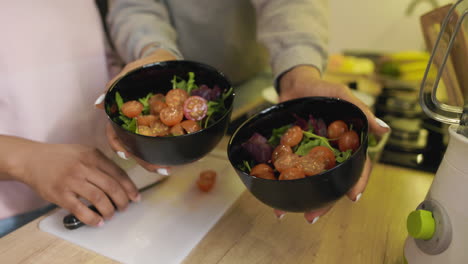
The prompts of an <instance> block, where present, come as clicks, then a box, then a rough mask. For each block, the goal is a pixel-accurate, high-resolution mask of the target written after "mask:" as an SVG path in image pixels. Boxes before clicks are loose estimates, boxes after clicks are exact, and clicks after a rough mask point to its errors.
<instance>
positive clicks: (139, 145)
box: [104, 60, 234, 165]
mask: <svg viewBox="0 0 468 264" xmlns="http://www.w3.org/2000/svg"><path fill="white" fill-rule="evenodd" d="M189 72H194V73H195V82H196V84H198V85H201V84H206V85H207V86H208V87H210V88H212V87H213V86H214V85H218V86H219V87H220V88H221V91H222V92H223V93H224V92H226V91H228V90H229V89H230V88H231V83H230V81H229V80H228V79H227V78H226V76H224V74H222V73H221V72H219V71H217V70H216V69H215V68H213V67H211V66H208V65H205V64H202V63H198V62H194V61H185V60H178V61H165V62H158V63H154V64H149V65H145V66H142V67H140V68H138V69H135V70H133V71H131V72H129V73H127V74H125V75H124V76H123V77H121V78H119V79H118V80H117V81H115V82H114V83H113V84H112V85H111V87H110V88H109V91H108V92H107V94H106V97H105V101H104V102H105V109H106V113H107V116H108V117H109V119H110V120H111V124H112V127H113V128H114V130H115V132H116V134H117V136H118V137H119V138H120V140H121V141H122V142H123V144H124V145H125V146H126V148H127V149H128V150H129V151H130V152H132V154H134V155H135V156H136V157H138V158H140V159H142V160H145V161H147V162H149V163H152V164H159V165H182V164H186V163H190V162H193V161H196V160H198V159H200V158H202V157H203V156H205V155H206V154H208V153H209V152H210V151H212V150H213V148H215V147H216V145H217V144H218V143H219V141H220V140H221V139H222V137H223V136H224V134H225V133H226V130H227V127H228V124H229V121H230V117H231V113H232V107H233V101H234V93H232V94H231V95H230V96H229V97H228V98H227V99H226V100H225V105H226V109H227V111H226V112H225V113H224V114H223V115H222V116H221V117H220V118H219V119H218V120H217V121H216V122H214V123H212V124H211V125H210V126H209V127H207V128H205V129H202V130H200V131H197V132H195V133H190V134H186V135H181V136H169V137H150V136H144V135H139V134H136V133H132V132H130V131H128V130H126V129H124V128H123V127H122V126H121V125H120V124H119V123H118V121H116V118H115V117H117V116H118V112H116V113H112V111H111V109H112V106H113V105H115V93H116V92H119V93H120V95H121V97H122V98H123V100H124V101H129V100H138V98H142V97H145V96H146V95H147V94H148V93H150V92H152V93H155V94H156V93H163V94H166V93H167V92H168V91H169V90H170V89H172V83H171V80H172V78H173V77H174V75H177V76H179V77H182V78H184V79H186V78H187V76H188V73H189Z"/></svg>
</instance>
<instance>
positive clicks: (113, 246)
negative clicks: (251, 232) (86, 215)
mask: <svg viewBox="0 0 468 264" xmlns="http://www.w3.org/2000/svg"><path fill="white" fill-rule="evenodd" d="M206 169H213V170H215V171H216V172H217V173H218V177H217V181H216V185H215V187H214V188H213V189H212V190H211V191H210V192H208V193H204V192H201V191H199V190H198V188H197V186H196V180H197V178H198V176H199V173H200V172H201V171H202V170H206ZM127 171H128V173H129V175H130V177H132V179H134V181H135V182H136V184H137V186H139V187H140V186H142V183H143V182H145V181H146V179H152V181H154V179H155V177H159V176H154V174H149V173H148V172H146V171H145V170H144V169H141V168H140V167H134V168H132V169H129V170H127ZM142 176H143V177H142ZM243 190H245V187H244V186H243V185H242V182H241V180H240V179H239V178H238V176H237V175H236V173H235V171H234V169H233V168H232V166H231V165H230V163H229V161H228V160H227V158H226V154H225V153H220V152H216V151H215V152H212V153H210V154H209V155H208V156H206V157H205V158H203V159H201V160H199V161H197V162H195V163H192V164H189V165H185V166H182V167H177V168H173V170H171V176H169V178H168V179H167V180H166V181H165V182H163V183H161V185H157V186H155V187H153V188H151V189H149V190H147V191H146V192H143V193H142V200H141V201H140V202H139V203H132V204H130V206H129V208H128V209H127V211H125V212H122V213H116V214H115V215H114V217H113V218H112V219H111V220H110V221H107V222H106V223H105V224H104V226H102V227H99V228H96V227H89V226H83V227H80V228H78V229H76V230H68V229H66V228H65V227H64V226H63V223H62V220H63V217H64V216H65V215H67V214H68V212H67V211H65V210H63V209H61V210H58V211H57V212H55V213H54V214H52V215H50V216H48V217H46V218H44V219H43V220H42V221H41V222H40V223H39V228H40V229H41V230H43V231H45V232H49V233H51V234H53V235H56V236H58V237H60V238H63V239H65V240H67V241H70V242H72V243H75V244H77V245H80V246H82V247H84V248H87V249H89V250H91V251H94V252H96V253H98V254H101V255H104V256H107V257H109V258H111V259H114V260H116V261H119V262H122V263H129V264H131V263H138V264H144V263H155V261H157V263H165V264H172V263H180V262H182V261H183V260H184V258H185V257H186V256H187V255H188V254H189V253H190V251H191V250H192V249H193V248H194V247H195V246H196V245H197V244H198V243H199V241H200V240H201V239H202V238H203V237H204V236H205V234H206V233H207V232H208V231H209V230H210V229H211V227H212V226H213V225H214V224H216V222H217V221H218V220H219V219H220V218H221V216H222V215H223V214H224V213H225V211H226V210H227V209H228V208H229V207H230V206H231V205H232V203H233V202H235V201H236V200H237V198H238V197H239V195H240V194H241V193H242V191H243Z"/></svg>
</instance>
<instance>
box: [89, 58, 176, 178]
mask: <svg viewBox="0 0 468 264" xmlns="http://www.w3.org/2000/svg"><path fill="white" fill-rule="evenodd" d="M176 59H177V58H176V57H175V56H174V55H173V54H172V53H170V52H169V51H166V50H164V49H157V50H156V51H154V52H153V53H151V54H150V55H148V56H147V57H145V58H142V59H139V60H136V61H133V62H130V63H128V64H127V65H126V66H125V67H124V68H123V69H122V71H121V72H120V73H119V74H117V75H116V76H115V77H114V78H113V79H112V80H111V81H109V82H108V83H107V87H106V91H107V90H108V89H109V88H110V86H111V85H112V84H113V83H114V82H115V81H116V80H118V79H119V78H121V77H122V76H124V75H125V74H126V73H128V72H129V71H132V70H134V69H136V68H139V67H141V66H143V65H147V64H151V63H155V62H160V61H169V60H176ZM104 95H105V94H103V95H101V96H100V97H99V98H98V100H96V107H98V108H101V109H104ZM106 135H107V140H108V142H109V145H110V146H111V148H112V149H113V150H114V151H115V152H116V153H117V154H118V156H119V157H121V158H123V159H128V158H132V159H134V160H135V161H136V162H137V163H138V164H139V165H140V166H142V167H143V168H145V169H146V170H148V171H153V172H154V171H158V172H159V173H160V174H165V175H168V170H167V168H166V167H163V166H159V165H155V164H150V163H148V162H146V161H144V160H141V159H139V158H137V157H135V156H134V155H133V154H132V153H130V152H129V151H128V150H127V149H126V148H125V147H124V145H123V144H122V142H121V141H120V139H119V138H118V136H117V135H116V134H115V131H114V129H113V128H112V126H111V125H110V124H107V127H106ZM161 169H162V170H161Z"/></svg>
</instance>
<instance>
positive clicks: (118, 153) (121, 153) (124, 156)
mask: <svg viewBox="0 0 468 264" xmlns="http://www.w3.org/2000/svg"><path fill="white" fill-rule="evenodd" d="M117 155H118V156H119V157H120V158H121V159H124V160H128V158H127V155H125V152H123V151H117Z"/></svg>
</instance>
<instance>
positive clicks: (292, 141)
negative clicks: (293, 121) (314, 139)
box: [281, 126, 303, 147]
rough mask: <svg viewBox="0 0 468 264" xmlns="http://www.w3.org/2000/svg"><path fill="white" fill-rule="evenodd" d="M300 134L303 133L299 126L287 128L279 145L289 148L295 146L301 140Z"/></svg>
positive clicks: (301, 135)
mask: <svg viewBox="0 0 468 264" xmlns="http://www.w3.org/2000/svg"><path fill="white" fill-rule="evenodd" d="M302 132H303V131H302V129H301V128H300V127H299V126H293V127H291V128H289V129H288V130H287V131H286V133H284V135H283V136H282V137H281V144H282V145H286V146H290V147H294V146H296V145H297V144H299V142H301V140H302V137H303V134H302Z"/></svg>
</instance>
